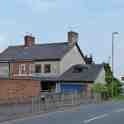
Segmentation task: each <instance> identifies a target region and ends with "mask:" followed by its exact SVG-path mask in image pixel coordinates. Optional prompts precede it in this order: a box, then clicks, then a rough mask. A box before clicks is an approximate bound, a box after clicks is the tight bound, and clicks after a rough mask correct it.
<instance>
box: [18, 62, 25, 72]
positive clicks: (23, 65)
mask: <svg viewBox="0 0 124 124" xmlns="http://www.w3.org/2000/svg"><path fill="white" fill-rule="evenodd" d="M25 72H26V67H25V64H20V65H19V74H25Z"/></svg>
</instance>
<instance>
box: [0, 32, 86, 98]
mask: <svg viewBox="0 0 124 124" xmlns="http://www.w3.org/2000/svg"><path fill="white" fill-rule="evenodd" d="M67 36H68V37H67V39H68V41H67V42H61V43H50V44H36V40H35V37H33V36H31V35H26V36H25V37H24V44H23V45H19V46H9V47H8V48H7V49H5V50H4V51H3V52H2V53H1V54H0V83H1V84H0V85H1V87H0V98H4V97H13V96H14V97H19V96H36V95H39V94H40V91H46V90H48V89H52V90H56V87H57V83H56V82H57V81H58V80H57V79H58V77H60V75H62V74H63V73H64V72H66V71H67V70H68V69H69V68H70V67H71V66H73V65H76V64H85V63H86V62H85V57H84V54H83V53H82V51H81V49H80V47H79V45H78V33H76V32H72V31H70V32H68V35H67Z"/></svg>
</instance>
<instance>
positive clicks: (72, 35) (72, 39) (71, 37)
mask: <svg viewBox="0 0 124 124" xmlns="http://www.w3.org/2000/svg"><path fill="white" fill-rule="evenodd" d="M78 37H79V34H78V33H76V32H73V31H70V32H68V44H69V47H73V46H74V45H75V44H76V43H77V42H78Z"/></svg>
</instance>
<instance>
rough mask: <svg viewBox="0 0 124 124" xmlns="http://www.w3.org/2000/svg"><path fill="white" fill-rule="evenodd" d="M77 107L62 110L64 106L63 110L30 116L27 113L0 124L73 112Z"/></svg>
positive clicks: (11, 123)
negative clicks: (25, 115) (26, 115)
mask: <svg viewBox="0 0 124 124" xmlns="http://www.w3.org/2000/svg"><path fill="white" fill-rule="evenodd" d="M77 109H79V107H75V108H71V109H66V110H64V108H63V110H59V111H55V112H50V113H44V114H40V115H31V116H30V115H29V117H24V118H18V119H15V120H10V121H5V122H0V124H13V123H16V122H19V121H25V120H31V119H37V118H45V117H48V116H51V115H53V114H56V113H64V112H74V111H75V110H77Z"/></svg>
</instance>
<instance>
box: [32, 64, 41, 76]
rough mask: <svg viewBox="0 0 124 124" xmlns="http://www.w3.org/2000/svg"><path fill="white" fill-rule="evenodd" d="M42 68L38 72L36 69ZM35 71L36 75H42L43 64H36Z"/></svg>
mask: <svg viewBox="0 0 124 124" xmlns="http://www.w3.org/2000/svg"><path fill="white" fill-rule="evenodd" d="M38 66H39V67H40V69H39V70H40V71H36V67H38ZM34 68H35V69H34V72H35V73H36V74H40V73H42V65H41V64H35V67H34Z"/></svg>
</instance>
